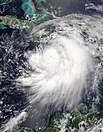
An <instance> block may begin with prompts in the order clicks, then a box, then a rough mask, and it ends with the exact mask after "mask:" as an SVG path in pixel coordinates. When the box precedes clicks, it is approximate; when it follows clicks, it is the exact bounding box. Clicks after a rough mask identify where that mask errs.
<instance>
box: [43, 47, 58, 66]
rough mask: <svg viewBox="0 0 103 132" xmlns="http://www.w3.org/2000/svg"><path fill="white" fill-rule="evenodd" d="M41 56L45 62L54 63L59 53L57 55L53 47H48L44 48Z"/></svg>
mask: <svg viewBox="0 0 103 132" xmlns="http://www.w3.org/2000/svg"><path fill="white" fill-rule="evenodd" d="M43 58H44V61H45V62H46V63H52V64H55V63H57V62H58V59H59V55H58V53H57V51H56V49H54V48H49V49H46V50H45V51H44V54H43Z"/></svg>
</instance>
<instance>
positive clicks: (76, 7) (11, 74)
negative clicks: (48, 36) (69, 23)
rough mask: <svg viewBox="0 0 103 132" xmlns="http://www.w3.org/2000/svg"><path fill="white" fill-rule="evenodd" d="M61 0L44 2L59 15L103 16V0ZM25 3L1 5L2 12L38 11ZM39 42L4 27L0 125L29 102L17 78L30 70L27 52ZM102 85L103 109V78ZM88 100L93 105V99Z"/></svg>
mask: <svg viewBox="0 0 103 132" xmlns="http://www.w3.org/2000/svg"><path fill="white" fill-rule="evenodd" d="M58 1H59V0H51V1H50V0H47V3H44V2H43V6H44V7H45V9H46V10H47V11H48V12H50V13H51V12H53V14H54V15H55V16H59V17H61V16H64V15H67V14H71V13H77V14H78V13H81V14H88V15H91V16H92V15H100V16H103V8H102V7H103V1H102V0H70V2H69V1H68V0H61V1H60V2H58ZM26 2H28V0H27V1H26ZM22 3H23V1H21V0H18V1H16V0H13V1H12V2H11V3H9V4H8V5H3V6H0V15H3V16H5V15H16V16H17V17H18V18H21V19H25V14H28V15H30V14H33V13H34V12H35V11H34V12H33V10H32V8H31V7H29V6H28V4H27V6H23V5H22ZM91 3H92V4H91ZM91 5H92V6H91ZM35 46H36V44H34V43H32V42H31V41H30V40H28V39H27V38H25V37H23V35H22V34H21V32H20V31H18V30H16V29H15V30H14V29H11V28H9V27H8V28H7V29H0V125H1V124H2V123H5V122H6V121H8V120H9V119H10V117H13V116H15V115H18V113H19V112H20V111H21V110H23V109H24V108H26V106H27V105H28V101H27V97H26V95H25V92H24V91H23V90H21V88H19V87H17V86H16V82H15V81H14V80H15V79H16V78H17V77H19V76H20V75H21V74H22V73H23V72H26V71H27V70H28V69H25V68H27V67H25V61H26V60H25V57H24V53H25V51H27V50H32V48H35ZM99 89H100V93H101V96H100V101H99V104H98V105H99V106H98V108H99V109H101V110H103V80H100V85H99ZM91 96H93V95H91ZM91 98H92V97H91ZM91 100H92V99H91ZM84 102H85V103H87V105H89V102H90V101H84Z"/></svg>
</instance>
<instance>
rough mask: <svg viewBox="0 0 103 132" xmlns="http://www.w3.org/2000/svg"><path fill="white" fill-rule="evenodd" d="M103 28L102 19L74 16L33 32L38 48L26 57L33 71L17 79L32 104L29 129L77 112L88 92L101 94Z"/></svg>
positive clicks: (44, 25)
mask: <svg viewBox="0 0 103 132" xmlns="http://www.w3.org/2000/svg"><path fill="white" fill-rule="evenodd" d="M102 24H103V20H102V18H101V17H97V16H94V17H91V16H88V15H84V16H83V15H76V14H72V15H68V16H65V17H62V18H58V19H56V20H51V21H48V22H46V23H44V24H41V25H39V26H37V27H35V28H34V29H33V30H32V31H31V37H30V38H31V40H32V41H33V42H34V43H37V45H36V46H35V48H34V49H32V50H30V51H27V52H25V54H24V56H25V58H26V60H27V61H26V63H27V66H29V67H30V69H31V71H29V72H28V73H27V74H22V75H21V76H20V77H18V78H17V79H16V82H17V85H20V86H21V87H22V88H23V89H24V90H25V91H26V92H27V95H28V97H27V98H28V100H29V103H30V104H31V109H29V110H28V113H29V115H30V113H33V114H32V115H30V116H28V119H27V125H29V126H30V127H35V128H36V130H37V131H38V129H39V127H41V129H42V127H43V124H45V123H44V122H46V123H47V122H48V119H49V118H50V115H52V114H53V113H54V112H56V111H61V110H63V111H70V110H71V109H72V108H75V107H76V106H77V105H78V104H79V103H80V102H82V97H83V96H85V93H88V91H95V93H96V94H97V95H98V94H99V90H98V84H99V80H100V79H101V76H102V73H103V72H102V63H101V62H102V47H103V46H102V43H103V42H102V35H103V32H102V29H101V27H102ZM38 36H39V37H38ZM37 38H38V39H37ZM44 126H45V125H44ZM43 129H44V128H43Z"/></svg>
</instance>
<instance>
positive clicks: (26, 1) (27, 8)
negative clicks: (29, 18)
mask: <svg viewBox="0 0 103 132" xmlns="http://www.w3.org/2000/svg"><path fill="white" fill-rule="evenodd" d="M22 9H23V10H24V12H25V15H33V14H34V13H35V11H34V10H33V9H32V7H31V5H30V1H29V0H22Z"/></svg>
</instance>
